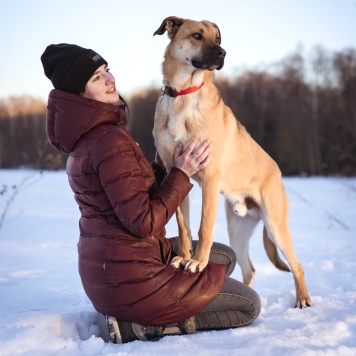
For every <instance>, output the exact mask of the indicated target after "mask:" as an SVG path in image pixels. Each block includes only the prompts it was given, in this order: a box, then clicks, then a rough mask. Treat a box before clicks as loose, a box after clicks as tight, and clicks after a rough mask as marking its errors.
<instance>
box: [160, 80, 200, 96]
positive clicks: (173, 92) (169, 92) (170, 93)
mask: <svg viewBox="0 0 356 356" xmlns="http://www.w3.org/2000/svg"><path fill="white" fill-rule="evenodd" d="M203 85H204V82H203V83H201V84H200V85H199V86H197V87H196V86H194V87H189V88H186V89H183V90H181V91H177V90H175V89H173V88H172V87H169V86H167V85H166V86H164V87H162V96H163V95H164V94H167V95H168V96H170V97H171V98H175V97H177V96H180V95H187V94H191V93H194V92H196V91H198V90H199V89H200V88H201V87H202V86H203Z"/></svg>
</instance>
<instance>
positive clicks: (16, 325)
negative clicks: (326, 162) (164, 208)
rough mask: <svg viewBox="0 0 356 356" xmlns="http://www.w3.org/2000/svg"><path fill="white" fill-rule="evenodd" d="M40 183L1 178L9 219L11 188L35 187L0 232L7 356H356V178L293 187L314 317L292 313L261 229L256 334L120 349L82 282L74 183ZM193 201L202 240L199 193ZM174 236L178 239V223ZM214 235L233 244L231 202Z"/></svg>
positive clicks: (289, 185)
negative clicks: (228, 220) (229, 230)
mask: <svg viewBox="0 0 356 356" xmlns="http://www.w3.org/2000/svg"><path fill="white" fill-rule="evenodd" d="M32 174H33V172H31V171H26V170H0V191H1V190H2V186H3V185H7V186H8V189H10V191H9V193H10V195H9V194H7V195H2V196H0V216H1V213H2V212H3V211H4V209H5V204H6V202H7V201H8V199H9V197H10V196H11V192H12V191H13V190H12V188H11V186H12V185H14V184H16V185H18V184H19V183H21V181H23V180H24V179H27V182H25V186H24V187H22V188H20V190H19V193H18V194H17V196H16V197H15V199H14V200H13V202H12V203H11V204H10V206H9V209H8V211H7V214H6V219H5V221H4V223H3V226H2V228H1V230H0V355H2V356H5V355H70V356H72V355H74V356H75V355H168V354H171V355H184V356H186V355H187V354H188V355H189V354H194V355H195V356H198V355H288V356H291V355H298V356H299V355H303V356H304V355H328V356H329V355H356V178H349V179H347V178H285V179H284V184H285V187H286V189H287V193H288V196H289V201H290V227H291V230H292V234H293V237H294V246H295V251H296V255H297V257H298V259H299V260H300V262H301V263H302V265H303V267H304V271H305V276H306V282H307V285H308V288H309V293H310V296H311V298H312V302H313V306H312V307H311V308H307V309H304V310H300V309H295V308H293V305H294V298H295V291H294V284H293V280H292V275H291V274H290V273H285V272H280V271H278V270H276V269H275V268H274V267H273V266H272V265H271V263H270V262H269V261H268V258H267V256H266V254H265V252H264V249H263V243H262V237H261V235H262V232H261V231H262V226H261V225H259V227H258V229H256V232H255V234H254V237H253V238H252V240H251V244H250V251H251V258H252V261H253V262H254V265H255V267H256V270H257V275H256V278H255V284H254V288H255V289H256V290H257V292H258V293H259V294H260V296H261V300H262V311H261V314H260V316H259V317H258V319H257V320H256V321H255V322H254V323H253V324H251V325H250V326H247V327H244V328H240V329H231V330H224V331H211V332H203V333H199V334H194V335H188V336H168V337H165V338H163V339H161V340H160V341H158V342H153V343H149V342H142V341H135V342H132V343H129V344H124V345H114V344H111V343H108V342H107V334H106V329H105V324H104V323H103V317H102V316H101V315H99V314H98V313H97V312H96V311H95V310H94V309H93V307H92V306H91V303H90V301H89V300H88V298H87V297H86V296H85V294H84V292H83V289H82V286H81V282H80V279H79V277H78V272H77V250H76V244H77V240H78V217H79V212H78V208H77V206H76V204H75V202H74V199H73V197H72V192H71V191H70V188H69V186H68V183H67V178H66V174H65V172H63V171H62V172H44V173H43V174H41V175H40V174H39V173H35V174H34V175H32ZM191 197H192V209H191V210H192V218H191V221H192V225H193V232H194V234H196V232H197V229H198V224H199V214H200V189H199V188H198V187H195V188H194V189H193V191H192V193H191ZM167 230H168V236H174V235H176V224H175V219H174V218H173V219H172V220H171V221H170V223H169V225H168V229H167ZM215 235H216V238H215V240H216V241H219V242H223V243H228V237H227V232H226V224H225V218H224V210H223V204H222V200H221V202H220V209H219V217H218V222H217V225H216V232H215ZM233 277H235V278H237V279H240V278H241V274H240V271H239V268H238V267H237V268H236V270H235V272H234V273H233Z"/></svg>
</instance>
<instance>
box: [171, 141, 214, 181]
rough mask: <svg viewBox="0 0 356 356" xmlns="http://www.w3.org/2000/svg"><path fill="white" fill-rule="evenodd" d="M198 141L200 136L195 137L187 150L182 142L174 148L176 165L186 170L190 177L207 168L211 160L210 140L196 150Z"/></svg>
mask: <svg viewBox="0 0 356 356" xmlns="http://www.w3.org/2000/svg"><path fill="white" fill-rule="evenodd" d="M197 142H198V137H194V138H193V140H192V141H191V142H190V143H189V145H188V146H187V148H186V149H185V150H183V144H182V143H181V142H180V143H178V145H177V146H176V148H175V150H174V154H173V163H174V166H175V167H177V168H179V169H181V170H182V171H184V172H185V173H186V174H187V175H188V177H191V176H192V175H194V174H195V173H197V172H198V171H200V170H201V169H203V168H205V167H206V166H207V165H208V164H209V162H210V160H211V143H210V141H208V140H206V141H204V142H203V143H202V144H201V145H200V147H199V148H197V149H196V150H195V146H196V144H197Z"/></svg>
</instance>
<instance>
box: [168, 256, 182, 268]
mask: <svg viewBox="0 0 356 356" xmlns="http://www.w3.org/2000/svg"><path fill="white" fill-rule="evenodd" d="M184 262H186V261H185V260H184V259H183V257H181V256H176V257H173V258H172V261H171V266H173V267H174V268H177V269H178V268H180V267H181V266H184V265H185V263H184Z"/></svg>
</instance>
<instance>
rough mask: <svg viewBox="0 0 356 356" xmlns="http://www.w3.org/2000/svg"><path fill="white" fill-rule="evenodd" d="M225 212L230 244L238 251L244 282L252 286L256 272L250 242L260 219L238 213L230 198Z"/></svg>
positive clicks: (237, 255)
mask: <svg viewBox="0 0 356 356" xmlns="http://www.w3.org/2000/svg"><path fill="white" fill-rule="evenodd" d="M225 214H226V219H227V230H228V233H229V239H230V246H231V247H232V249H233V250H234V251H235V253H236V260H237V263H238V264H239V266H240V268H241V273H242V278H243V282H244V283H245V284H247V285H248V286H250V287H251V286H252V284H253V280H254V277H255V273H256V272H255V268H254V266H253V264H252V262H251V259H250V255H249V244H250V238H251V236H252V234H253V231H254V230H255V227H256V225H257V224H258V222H259V219H257V218H256V216H251V215H249V214H246V215H245V216H243V217H242V216H239V215H237V214H236V213H235V211H234V205H233V204H231V202H230V201H229V200H228V199H225Z"/></svg>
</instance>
